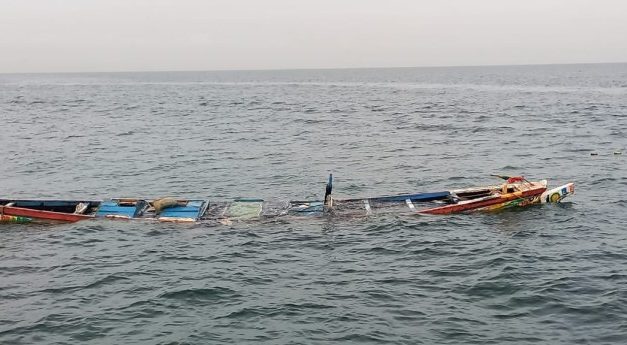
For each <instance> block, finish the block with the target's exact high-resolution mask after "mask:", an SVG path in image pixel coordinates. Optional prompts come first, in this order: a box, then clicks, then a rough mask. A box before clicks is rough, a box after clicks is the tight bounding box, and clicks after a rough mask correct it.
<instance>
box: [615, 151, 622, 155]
mask: <svg viewBox="0 0 627 345" xmlns="http://www.w3.org/2000/svg"><path fill="white" fill-rule="evenodd" d="M614 154H615V155H622V154H623V153H622V152H620V151H614Z"/></svg>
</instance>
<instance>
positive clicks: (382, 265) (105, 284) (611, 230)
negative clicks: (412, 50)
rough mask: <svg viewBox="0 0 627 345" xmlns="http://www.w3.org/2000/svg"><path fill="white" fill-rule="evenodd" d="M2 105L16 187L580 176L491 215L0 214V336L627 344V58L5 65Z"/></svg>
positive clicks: (293, 189) (350, 191)
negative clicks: (566, 194) (561, 192)
mask: <svg viewBox="0 0 627 345" xmlns="http://www.w3.org/2000/svg"><path fill="white" fill-rule="evenodd" d="M0 120H1V121H0V149H1V153H0V194H1V195H2V196H3V197H9V198H107V197H123V196H131V197H143V198H154V197H160V196H166V195H167V196H180V197H189V198H192V197H193V198H205V199H210V200H215V199H219V200H224V199H232V198H235V197H247V196H248V197H261V198H266V199H306V198H321V197H322V195H323V193H324V185H325V182H326V176H327V174H328V173H329V172H332V173H333V174H334V177H335V189H334V195H335V196H336V197H342V196H345V197H348V196H350V197H358V196H369V195H380V194H394V193H404V192H422V191H424V192H426V191H439V190H442V189H450V188H460V187H466V186H471V185H480V184H491V183H494V182H496V181H495V180H494V179H493V178H491V177H490V176H489V174H493V173H500V174H505V175H508V174H509V175H514V174H516V175H518V174H522V175H525V176H526V177H527V178H529V179H543V178H546V179H548V180H549V183H550V184H551V185H559V184H563V183H566V182H571V181H572V182H575V184H576V194H575V195H574V196H572V197H570V198H569V199H567V200H566V201H565V202H563V203H562V204H556V205H542V206H537V207H531V208H527V209H524V210H516V211H507V212H499V213H485V214H467V215H454V216H442V217H434V216H430V217H425V216H414V215H385V216H378V217H368V218H365V217H364V218H359V219H337V218H333V217H324V218H312V219H305V220H299V221H291V220H277V221H272V222H269V221H268V222H251V223H234V224H233V225H231V226H213V225H212V226H210V225H206V224H191V225H190V224H187V225H180V224H179V225H176V224H156V223H150V222H123V221H119V222H118V221H104V220H101V221H86V222H82V223H76V224H66V225H53V226H50V225H2V226H0V343H2V344H39V343H40V344H76V343H89V344H120V343H124V344H216V343H236V344H248V343H250V344H253V343H255V344H328V343H341V344H351V343H377V344H383V343H385V344H625V343H627V274H626V273H625V272H624V270H625V268H626V267H627V226H626V225H625V224H627V212H626V211H627V200H626V198H625V195H626V193H625V192H626V191H627V174H626V167H627V165H626V162H625V155H624V154H621V155H619V154H614V152H615V151H618V152H623V153H625V151H626V149H627V148H626V146H627V64H591V65H546V66H499V67H450V68H399V69H354V70H349V69H346V70H294V71H239V72H170V73H165V72H159V73H93V74H29V75H20V74H7V75H0ZM592 153H595V154H597V155H591V154H592Z"/></svg>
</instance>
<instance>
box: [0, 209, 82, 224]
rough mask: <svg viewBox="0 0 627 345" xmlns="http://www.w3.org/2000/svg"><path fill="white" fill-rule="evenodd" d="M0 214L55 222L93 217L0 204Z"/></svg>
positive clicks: (70, 221) (75, 220)
mask: <svg viewBox="0 0 627 345" xmlns="http://www.w3.org/2000/svg"><path fill="white" fill-rule="evenodd" d="M0 214H2V215H5V216H15V217H26V218H31V219H37V220H43V221H56V222H68V223H73V222H78V221H80V220H85V219H93V218H94V216H93V215H85V214H74V213H64V212H54V211H44V210H34V209H30V208H22V207H13V206H0Z"/></svg>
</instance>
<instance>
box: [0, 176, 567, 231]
mask: <svg viewBox="0 0 627 345" xmlns="http://www.w3.org/2000/svg"><path fill="white" fill-rule="evenodd" d="M500 177H502V176H500ZM503 178H505V179H506V182H505V183H503V184H500V185H493V186H487V187H472V188H465V189H454V190H450V191H441V192H432V193H412V194H399V195H388V196H377V197H366V198H348V199H335V198H334V197H333V196H332V190H333V176H332V175H330V176H329V180H328V182H327V185H326V190H325V196H324V199H323V200H294V201H288V202H284V201H272V200H271V201H265V200H262V199H257V198H238V199H235V200H233V201H218V202H213V201H212V202H209V201H205V200H188V199H174V198H162V199H157V200H146V199H132V198H119V199H109V200H105V201H78V200H11V199H0V222H2V223H28V222H33V221H52V222H76V221H79V220H85V219H94V218H106V219H144V220H156V221H161V222H199V221H204V222H219V223H222V224H230V223H231V222H233V221H253V220H259V219H271V218H276V217H284V216H287V217H292V218H302V217H316V216H323V215H327V214H332V215H337V216H340V217H341V216H347V217H355V216H357V217H360V216H369V215H374V214H387V213H418V214H451V213H459V212H470V211H491V210H499V209H504V208H509V207H522V206H527V205H532V204H539V203H555V202H560V201H561V200H562V199H564V198H565V197H567V196H569V195H571V194H573V193H574V190H575V187H574V184H573V183H567V184H565V185H563V186H559V187H557V188H553V189H547V181H545V180H542V181H537V182H530V181H527V180H526V179H524V178H523V177H520V176H518V177H507V176H505V177H503Z"/></svg>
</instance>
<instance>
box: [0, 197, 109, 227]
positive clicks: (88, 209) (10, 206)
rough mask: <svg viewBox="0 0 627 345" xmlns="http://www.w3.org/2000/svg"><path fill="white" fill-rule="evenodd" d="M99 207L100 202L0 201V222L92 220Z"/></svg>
mask: <svg viewBox="0 0 627 345" xmlns="http://www.w3.org/2000/svg"><path fill="white" fill-rule="evenodd" d="M99 206H100V201H86V200H82V201H75V200H73V201H70V200H10V199H0V217H1V218H0V221H2V222H10V223H29V222H33V221H39V222H41V221H47V222H77V221H79V220H84V219H90V218H94V215H93V213H94V212H95V210H96V209H98V207H99Z"/></svg>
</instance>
